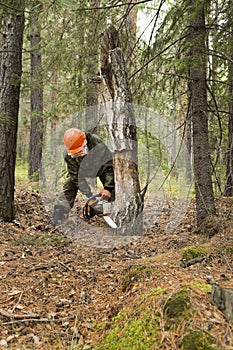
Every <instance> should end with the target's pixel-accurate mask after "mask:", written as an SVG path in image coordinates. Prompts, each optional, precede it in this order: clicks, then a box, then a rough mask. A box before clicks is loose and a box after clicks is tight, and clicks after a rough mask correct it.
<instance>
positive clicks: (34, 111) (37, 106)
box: [28, 1, 43, 180]
mask: <svg viewBox="0 0 233 350" xmlns="http://www.w3.org/2000/svg"><path fill="white" fill-rule="evenodd" d="M34 4H35V5H40V3H38V2H37V1H36V2H35V3H34ZM40 41H41V38H40V28H39V24H38V6H36V9H32V13H31V33H30V42H31V128H30V141H29V150H28V163H29V168H28V176H29V178H30V179H31V178H33V179H35V180H37V179H38V176H39V170H40V166H41V158H42V143H43V82H42V70H41V54H40V49H39V45H40Z"/></svg>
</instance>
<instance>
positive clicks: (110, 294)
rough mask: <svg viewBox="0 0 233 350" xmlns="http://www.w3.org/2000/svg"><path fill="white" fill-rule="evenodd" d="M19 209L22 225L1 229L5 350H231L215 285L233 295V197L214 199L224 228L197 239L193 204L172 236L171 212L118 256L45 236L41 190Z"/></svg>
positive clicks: (25, 195)
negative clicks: (168, 225) (168, 218)
mask: <svg viewBox="0 0 233 350" xmlns="http://www.w3.org/2000/svg"><path fill="white" fill-rule="evenodd" d="M15 203H16V221H15V222H13V223H3V222H0V348H2V349H20V350H21V349H46V350H47V349H49V350H50V349H59V350H61V349H70V350H72V349H83V350H85V349H86V350H87V349H112V350H114V349H119V350H127V349H129V350H140V349H145V350H147V349H148V350H149V349H184V350H192V349H204V350H206V349H207V350H208V349H233V327H232V325H230V323H229V322H228V321H227V320H226V318H225V316H224V314H223V313H222V312H221V311H220V310H219V309H218V308H217V307H216V306H215V305H213V303H212V302H211V290H212V288H213V286H215V285H218V286H220V287H221V288H233V244H232V243H233V225H232V223H233V206H232V204H233V199H232V198H219V199H217V200H216V205H217V207H218V210H219V219H218V220H216V221H215V219H214V218H213V220H212V221H210V222H208V223H207V224H206V225H205V227H203V228H202V230H201V231H200V232H196V231H195V207H194V204H193V203H192V202H191V203H190V206H189V209H188V211H187V213H186V215H185V216H184V218H183V220H182V222H181V223H180V225H179V226H178V227H177V228H176V229H175V230H174V231H173V232H172V233H169V234H168V233H165V231H164V222H165V220H166V215H167V212H166V209H164V211H163V215H161V216H160V217H159V218H158V220H157V221H156V222H155V223H154V226H151V227H150V229H149V230H148V231H147V232H146V233H145V234H144V235H142V236H140V237H138V238H137V239H135V240H132V241H131V242H129V243H128V244H124V245H123V246H122V247H114V248H113V247H112V248H104V247H99V248H96V247H94V246H92V247H91V246H90V245H85V244H82V245H81V244H80V243H79V242H78V241H76V240H75V239H73V238H72V239H71V238H70V237H68V236H67V237H66V236H65V235H64V234H63V233H62V232H61V231H60V230H58V229H54V228H51V227H50V228H47V227H46V226H47V224H48V222H49V216H48V214H47V213H46V212H45V209H44V205H43V202H42V200H41V198H40V195H39V193H38V192H36V191H32V190H29V189H27V190H26V189H25V187H23V186H20V185H19V186H17V188H16V196H15ZM151 215H152V217H153V208H152V212H151ZM91 227H92V226H90V228H89V229H90V230H91ZM99 230H100V232H101V230H102V228H101V225H100V226H99ZM193 258H194V259H196V258H197V259H196V260H192V259H193ZM187 262H189V263H190V266H187V265H189V264H187ZM223 299H224V298H223ZM231 300H232V299H231ZM223 301H224V300H222V302H223Z"/></svg>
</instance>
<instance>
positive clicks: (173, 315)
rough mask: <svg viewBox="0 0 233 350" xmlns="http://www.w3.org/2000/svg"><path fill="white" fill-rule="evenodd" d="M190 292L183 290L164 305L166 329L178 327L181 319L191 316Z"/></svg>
mask: <svg viewBox="0 0 233 350" xmlns="http://www.w3.org/2000/svg"><path fill="white" fill-rule="evenodd" d="M189 293H190V290H188V289H182V290H180V291H179V292H177V293H176V294H175V295H173V296H172V297H170V298H169V300H168V301H166V303H165V304H164V316H165V320H166V329H170V328H171V327H172V326H176V325H177V324H179V323H180V319H181V318H182V319H184V318H189V317H190V316H191V301H190V297H189Z"/></svg>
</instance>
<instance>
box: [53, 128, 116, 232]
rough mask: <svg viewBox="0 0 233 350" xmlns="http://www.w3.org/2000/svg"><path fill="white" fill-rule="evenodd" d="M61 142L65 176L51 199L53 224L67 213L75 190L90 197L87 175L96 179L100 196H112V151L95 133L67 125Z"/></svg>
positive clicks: (73, 199)
mask: <svg viewBox="0 0 233 350" xmlns="http://www.w3.org/2000/svg"><path fill="white" fill-rule="evenodd" d="M64 145H65V148H66V151H65V154H64V158H65V162H66V164H67V170H68V179H67V181H66V182H65V184H64V185H63V192H62V193H61V194H59V195H58V197H57V198H56V201H55V206H54V212H53V217H52V221H51V224H52V225H54V226H56V225H57V224H58V223H59V222H60V221H61V220H62V219H64V217H65V216H66V215H67V214H68V213H69V211H70V210H71V208H72V207H73V205H74V201H75V198H76V195H77V192H78V190H80V192H81V193H82V194H84V195H85V196H86V197H87V198H89V197H91V196H92V192H91V188H90V186H89V184H88V182H87V178H97V177H98V178H99V179H100V181H101V183H102V185H103V189H101V190H100V191H99V194H100V195H101V198H102V199H104V200H107V201H113V200H114V198H115V183H114V171H113V160H112V154H111V152H110V150H109V149H108V147H107V146H106V145H105V143H104V142H103V141H102V140H101V139H100V138H99V137H98V136H97V135H94V134H91V133H84V132H83V131H82V130H80V129H77V128H71V129H68V130H67V131H66V132H65V134H64Z"/></svg>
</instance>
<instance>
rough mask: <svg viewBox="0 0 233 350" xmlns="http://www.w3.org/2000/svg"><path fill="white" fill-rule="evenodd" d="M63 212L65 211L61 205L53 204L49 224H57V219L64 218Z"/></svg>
mask: <svg viewBox="0 0 233 350" xmlns="http://www.w3.org/2000/svg"><path fill="white" fill-rule="evenodd" d="M65 214H66V211H65V209H64V208H63V207H62V206H61V205H55V206H54V212H53V216H52V220H51V225H53V226H57V225H58V223H59V221H61V220H63V219H64V216H65Z"/></svg>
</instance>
